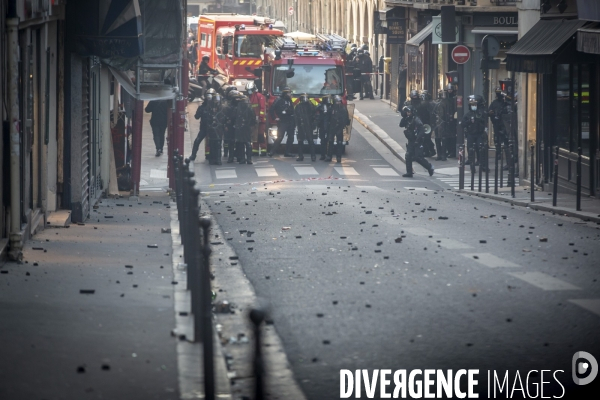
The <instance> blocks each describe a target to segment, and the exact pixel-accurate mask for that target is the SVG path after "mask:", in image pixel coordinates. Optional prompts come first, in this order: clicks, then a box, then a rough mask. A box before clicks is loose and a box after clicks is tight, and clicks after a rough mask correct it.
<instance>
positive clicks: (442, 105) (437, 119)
mask: <svg viewBox="0 0 600 400" xmlns="http://www.w3.org/2000/svg"><path fill="white" fill-rule="evenodd" d="M444 118H446V101H445V99H444V91H443V90H438V98H437V100H436V101H435V102H434V105H433V111H432V113H431V120H432V121H434V124H435V126H434V127H433V129H432V131H433V135H434V137H435V149H436V151H437V158H436V160H438V161H446V148H445V145H446V144H445V140H446V139H445V138H444V129H446V128H447V127H446V122H445V120H444Z"/></svg>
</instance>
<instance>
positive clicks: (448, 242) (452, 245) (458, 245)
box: [429, 239, 473, 250]
mask: <svg viewBox="0 0 600 400" xmlns="http://www.w3.org/2000/svg"><path fill="white" fill-rule="evenodd" d="M438 240H439V241H440V242H439V243H438V242H437V241H438ZM429 241H430V242H433V243H435V244H438V245H440V246H441V247H443V248H445V249H448V250H457V249H472V248H473V247H471V246H469V245H468V244H466V243H463V242H459V241H458V240H452V239H429Z"/></svg>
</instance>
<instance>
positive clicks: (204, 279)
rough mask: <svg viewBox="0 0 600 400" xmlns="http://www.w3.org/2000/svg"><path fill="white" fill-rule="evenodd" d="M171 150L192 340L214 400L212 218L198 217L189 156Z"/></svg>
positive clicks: (207, 391) (207, 390)
mask: <svg viewBox="0 0 600 400" xmlns="http://www.w3.org/2000/svg"><path fill="white" fill-rule="evenodd" d="M174 154H175V155H174V160H173V161H174V167H175V168H174V171H175V199H176V202H177V215H178V218H179V232H180V236H181V244H182V245H183V260H184V263H185V265H186V271H187V290H189V291H190V297H191V303H192V304H191V311H192V315H193V316H194V341H195V342H197V343H198V342H201V343H202V354H203V365H204V395H205V397H204V398H205V399H207V400H214V399H215V393H216V390H215V371H214V343H213V329H212V288H211V279H210V278H211V272H210V253H211V249H210V242H209V236H210V234H209V231H210V226H211V222H210V219H208V218H200V204H199V198H200V191H199V190H198V189H197V188H196V181H195V179H194V173H193V172H191V171H190V168H189V164H190V160H189V159H186V160H185V161H184V160H183V157H182V156H181V155H180V154H179V151H178V150H175V152H174Z"/></svg>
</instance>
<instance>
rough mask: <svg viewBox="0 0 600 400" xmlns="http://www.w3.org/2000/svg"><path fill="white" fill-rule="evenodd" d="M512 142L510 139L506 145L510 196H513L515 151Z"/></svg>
mask: <svg viewBox="0 0 600 400" xmlns="http://www.w3.org/2000/svg"><path fill="white" fill-rule="evenodd" d="M514 147H515V145H514V142H513V141H512V140H511V141H510V143H509V145H508V153H509V154H508V157H509V160H510V165H509V166H508V177H509V178H508V181H509V182H508V183H509V185H510V195H511V197H512V198H514V197H515V161H514V160H515V156H514V155H515V153H514Z"/></svg>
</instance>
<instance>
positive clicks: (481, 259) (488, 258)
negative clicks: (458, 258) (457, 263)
mask: <svg viewBox="0 0 600 400" xmlns="http://www.w3.org/2000/svg"><path fill="white" fill-rule="evenodd" d="M463 256H465V257H467V258H470V259H472V260H474V261H477V262H478V263H480V264H483V265H485V266H486V267H490V268H497V267H511V268H514V267H519V265H517V264H515V263H513V262H510V261H508V260H503V259H502V258H499V257H496V256H495V255H493V254H490V253H468V254H463ZM475 257H477V258H475Z"/></svg>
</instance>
